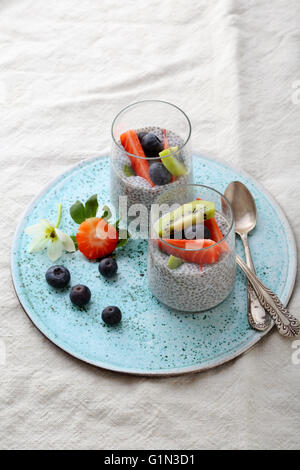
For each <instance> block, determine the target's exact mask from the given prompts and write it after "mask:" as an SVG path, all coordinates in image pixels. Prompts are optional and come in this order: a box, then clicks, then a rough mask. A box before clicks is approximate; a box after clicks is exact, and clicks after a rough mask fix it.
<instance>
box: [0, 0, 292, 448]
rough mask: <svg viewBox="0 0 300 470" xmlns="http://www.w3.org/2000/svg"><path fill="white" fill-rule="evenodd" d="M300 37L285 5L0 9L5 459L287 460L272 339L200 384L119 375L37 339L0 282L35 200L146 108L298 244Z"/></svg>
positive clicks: (288, 380) (285, 404)
mask: <svg viewBox="0 0 300 470" xmlns="http://www.w3.org/2000/svg"><path fill="white" fill-rule="evenodd" d="M299 25H300V2H299V1H297V0H290V1H289V2H286V1H285V0H274V1H272V2H270V1H268V0H265V1H263V0H253V1H249V0H232V1H230V0H216V1H208V0H207V1H205V0H197V1H194V0H176V2H175V1H172V0H155V1H148V0H139V1H138V2H137V1H136V0H126V1H121V0H120V1H117V0H115V1H112V0H111V1H109V0H101V2H96V1H88V0H80V1H79V0H72V1H71V0H64V1H52V0H48V1H47V2H45V1H42V0H35V1H33V0H32V1H30V0H23V1H22V0H21V1H17V0H1V1H0V104H1V125H0V136H1V139H0V149H1V152H0V155H1V170H0V188H1V192H2V198H1V205H2V210H1V212H2V217H1V258H0V279H1V289H0V300H1V302H0V303H1V320H0V339H1V344H2V345H3V344H5V346H6V352H7V357H6V364H5V365H3V364H2V365H0V373H1V388H0V414H1V417H0V447H1V448H5V449H12V448H21V449H28V448H33V449H41V448H50V449H53V448H58V449H66V448H73V449H74V448H87V449H96V448H108V449H113V448H118V449H125V448H129V449H135V448H144V449H151V448H160V449H167V448H168V449H176V448H177V449H180V448H182V449H184V448H188V449H197V448H209V449H216V448H227V449H228V448H230V449H240V448H255V449H261V448H288V449H295V448H299V419H300V400H299V386H300V364H299V365H298V366H297V365H293V364H292V361H291V355H292V352H293V349H292V347H291V342H290V341H288V340H285V339H283V338H281V337H280V336H279V335H278V334H277V333H276V332H272V333H271V334H270V335H268V337H267V338H265V339H264V340H262V341H261V343H260V344H258V345H257V346H256V347H255V348H254V349H253V350H252V351H251V352H249V353H248V354H247V355H245V356H243V357H241V358H239V359H237V360H235V361H233V362H231V363H229V364H227V365H225V366H222V367H220V368H217V369H215V370H212V371H208V372H205V373H202V374H196V375H188V376H184V377H177V378H170V379H148V378H135V377H127V376H124V375H118V374H115V373H110V372H107V371H102V370H97V369H96V368H93V367H90V366H88V365H85V364H83V363H80V362H79V361H77V360H75V359H73V358H71V357H69V356H68V355H67V354H65V353H63V352H62V351H60V350H59V349H58V348H56V347H55V346H53V345H52V344H51V343H50V342H49V341H48V340H47V339H45V338H44V337H43V335H41V334H40V333H39V332H38V331H37V329H36V328H35V327H34V326H33V325H32V324H31V322H30V321H29V319H28V318H27V317H26V315H25V314H24V313H23V311H22V309H21V307H20V305H19V303H18V300H17V299H16V297H15V294H14V290H13V287H12V284H11V282H10V272H9V258H10V246H11V241H12V236H13V233H14V230H15V227H16V224H17V221H18V218H19V217H20V215H21V213H22V211H23V210H24V209H25V207H26V205H27V204H28V203H29V202H30V200H31V199H32V198H33V196H34V195H35V194H36V193H37V192H38V191H39V190H40V189H42V187H43V186H44V185H45V184H46V183H47V182H48V181H49V179H51V178H52V177H54V176H56V175H58V174H59V173H60V172H62V171H64V170H65V169H66V168H68V167H69V166H70V165H72V164H74V163H76V162H78V161H79V160H80V159H82V158H85V157H92V156H94V155H97V153H98V152H99V151H101V150H102V149H103V148H107V147H108V146H109V145H110V123H111V121H112V119H113V117H114V115H115V114H116V113H117V111H118V110H119V109H120V108H121V107H122V106H123V105H126V104H128V103H130V102H132V101H135V100H137V99H145V98H158V99H159V98H161V99H165V100H169V101H171V102H174V103H177V104H178V105H179V106H181V107H182V108H183V109H184V110H185V111H186V112H187V113H188V114H189V116H190V118H191V120H192V124H193V143H194V147H195V148H203V149H207V150H208V151H209V152H210V153H212V154H215V155H217V156H218V157H221V158H223V159H224V161H226V162H229V163H233V164H238V165H239V166H241V167H242V168H243V169H245V170H247V171H248V172H249V173H251V174H252V176H254V177H256V178H257V179H258V180H259V181H260V182H261V183H263V185H264V186H265V187H266V188H267V189H268V190H269V191H270V192H271V193H272V194H273V196H275V198H276V199H277V201H278V202H279V203H280V204H281V206H282V207H283V208H284V210H285V212H286V214H287V216H288V218H289V220H290V221H291V222H292V224H293V227H294V230H295V233H296V234H297V236H298V238H299V229H300V214H299V209H300V208H299V198H300V191H299V185H300V171H299V146H300V137H299V136H300V93H298V96H297V90H296V89H294V88H293V86H296V85H297V83H296V82H297V80H298V81H299V80H300V54H299V47H300V29H299ZM293 84H294V85H293ZM298 85H299V83H298ZM293 93H294V95H293ZM297 102H298V104H297ZM299 307H300V289H298V288H297V287H296V289H295V292H294V295H293V298H292V300H291V302H290V309H291V311H292V312H293V313H295V314H296V315H298V317H299V315H300V314H299Z"/></svg>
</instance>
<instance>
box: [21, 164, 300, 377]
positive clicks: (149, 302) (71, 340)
mask: <svg viewBox="0 0 300 470" xmlns="http://www.w3.org/2000/svg"><path fill="white" fill-rule="evenodd" d="M194 169H195V182H196V183H202V184H206V185H210V186H212V187H214V188H216V189H218V190H219V191H222V192H223V191H224V189H225V188H226V186H227V184H228V183H229V182H230V181H233V180H240V181H242V182H244V183H245V184H246V185H247V186H248V188H249V189H250V191H251V192H252V194H253V196H254V198H255V200H256V204H257V209H258V224H257V228H256V229H255V231H254V232H253V234H252V235H251V236H250V245H251V249H252V255H253V259H254V264H255V266H256V269H257V274H258V276H259V277H260V278H261V279H262V281H263V282H265V284H266V285H267V286H269V287H270V288H271V289H273V290H274V291H275V292H276V293H277V294H278V296H279V297H280V298H281V300H282V302H283V303H284V304H286V303H287V302H288V300H289V297H290V295H291V293H292V289H293V286H294V282H295V274H296V250H295V242H294V237H293V234H292V231H291V229H290V227H289V224H288V222H287V220H286V218H285V216H284V214H283V213H282V211H281V210H280V208H279V207H278V205H277V204H276V203H275V201H274V200H273V199H272V198H271V197H270V196H269V195H268V194H266V192H265V191H264V189H263V188H262V187H261V186H260V185H258V184H257V183H256V182H255V181H254V180H253V179H252V178H250V177H249V176H248V175H245V174H244V173H241V172H240V171H235V170H233V169H231V168H229V167H228V166H226V165H224V164H223V163H221V162H218V161H215V160H210V159H208V158H205V157H203V156H199V155H198V156H196V158H195V159H194ZM95 192H97V193H98V198H99V200H100V204H101V203H103V204H106V203H108V202H109V159H108V158H107V157H100V158H96V159H93V160H88V161H84V162H82V163H80V164H79V165H77V166H75V167H73V168H71V169H70V170H69V171H67V172H65V173H64V174H63V175H61V176H60V177H58V178H57V179H55V181H53V182H51V183H50V184H49V185H48V186H47V187H46V188H45V189H44V190H43V191H42V192H41V193H40V194H39V195H38V196H37V197H36V198H35V200H34V201H33V202H32V203H31V205H30V206H29V208H28V209H27V211H26V213H25V214H24V216H23V218H22V220H21V222H20V223H19V226H18V228H17V231H16V234H15V238H14V243H13V250H12V275H13V282H14V285H15V289H16V293H17V295H18V297H19V299H20V302H21V304H22V306H23V308H24V310H25V312H26V313H27V314H28V316H29V317H30V318H31V320H32V321H33V322H34V324H35V325H36V326H37V327H38V328H39V329H40V331H41V332H42V333H44V335H46V336H47V337H48V338H49V339H50V340H51V341H52V342H53V343H55V344H56V345H57V346H59V347H60V348H62V349H63V350H65V351H66V352H68V353H70V354H72V355H73V356H75V357H77V358H79V359H82V360H83V361H86V362H88V363H91V364H94V365H96V366H99V367H103V368H106V369H110V370H114V371H119V372H126V373H132V374H142V375H173V374H181V373H186V372H195V371H201V370H204V369H207V368H210V367H215V366H217V365H220V364H222V363H224V362H226V361H228V360H230V359H233V358H234V357H236V356H238V355H239V354H241V353H243V352H245V351H246V350H248V349H249V348H250V347H251V346H253V345H254V344H255V343H256V342H257V341H259V339H260V338H261V337H262V334H259V333H257V332H255V331H254V330H252V329H251V328H250V327H249V324H248V321H247V313H246V311H247V295H246V283H245V278H244V276H243V274H242V273H241V272H240V271H239V269H238V270H237V278H236V283H235V288H234V291H233V292H232V294H231V295H230V296H229V297H228V298H227V299H226V300H225V301H224V302H223V303H222V304H221V305H219V306H217V307H216V308H214V309H213V310H209V311H206V312H203V313H200V314H184V313H178V312H175V311H172V310H170V309H168V308H166V307H165V306H164V305H161V304H160V303H159V302H158V301H157V300H156V299H155V297H153V295H152V294H151V293H150V291H149V289H148V285H147V242H146V241H140V240H135V241H133V240H131V241H130V243H128V245H127V246H126V247H125V248H124V249H122V250H120V251H119V252H118V256H117V259H118V264H119V274H118V276H117V279H116V280H113V281H107V280H104V279H103V278H102V277H100V275H99V273H98V265H97V263H93V262H89V261H87V260H86V259H85V258H84V257H83V256H82V255H81V253H79V252H77V253H76V254H65V255H64V256H63V257H62V258H61V259H60V261H59V263H61V264H64V265H65V266H67V267H68V268H69V270H70V272H71V276H72V279H71V281H72V284H77V283H82V284H87V285H88V286H89V287H90V289H91V291H92V301H91V302H90V304H89V305H88V306H87V307H86V309H77V308H75V307H74V306H72V305H71V303H70V301H69V290H68V289H65V290H64V291H62V292H56V291H55V290H54V289H52V288H51V287H50V286H48V284H47V283H46V281H45V279H44V276H45V271H46V269H47V268H48V267H49V266H50V265H51V262H50V261H49V260H48V258H47V255H46V252H45V251H44V252H42V253H38V254H29V253H28V252H27V247H28V241H29V239H28V237H27V236H26V235H25V234H24V228H25V227H26V226H28V225H32V224H34V223H37V221H39V219H41V218H45V217H47V218H49V219H50V220H53V221H55V219H56V211H57V204H58V202H61V203H62V204H63V208H64V210H63V217H62V224H61V229H62V230H63V231H64V232H67V233H70V234H74V233H75V232H76V227H77V226H76V224H75V223H74V222H73V221H72V219H71V218H70V216H69V212H68V209H69V207H70V205H71V204H72V203H73V202H74V201H75V200H76V199H81V200H86V199H87V198H88V197H89V196H90V195H91V194H93V193H95ZM237 250H238V252H239V253H240V254H242V249H241V244H240V241H239V240H238V241H237ZM29 268H30V269H29ZM107 305H118V306H119V307H120V308H121V310H122V312H123V320H122V322H121V324H120V325H118V326H116V327H108V326H106V325H105V324H104V323H103V322H102V321H101V311H102V309H103V308H104V307H105V306H107Z"/></svg>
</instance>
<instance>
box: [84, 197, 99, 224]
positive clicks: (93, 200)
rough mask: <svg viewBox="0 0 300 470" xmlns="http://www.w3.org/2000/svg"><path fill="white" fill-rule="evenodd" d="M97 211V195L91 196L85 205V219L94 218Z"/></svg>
mask: <svg viewBox="0 0 300 470" xmlns="http://www.w3.org/2000/svg"><path fill="white" fill-rule="evenodd" d="M97 210H98V199H97V194H93V196H91V197H90V198H89V199H88V200H87V201H86V203H85V218H86V219H89V218H90V217H96V214H97Z"/></svg>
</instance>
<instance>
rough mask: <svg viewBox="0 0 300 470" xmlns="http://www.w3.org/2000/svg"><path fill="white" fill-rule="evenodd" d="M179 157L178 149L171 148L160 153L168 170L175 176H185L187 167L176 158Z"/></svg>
mask: <svg viewBox="0 0 300 470" xmlns="http://www.w3.org/2000/svg"><path fill="white" fill-rule="evenodd" d="M176 155H178V147H170V148H168V149H164V150H162V151H161V152H159V156H160V157H161V161H162V163H163V165H164V166H165V167H166V168H167V170H168V171H169V172H170V173H171V175H173V176H183V175H185V174H186V173H187V169H186V166H185V165H184V164H183V163H182V162H181V161H180V160H179V159H178V158H176Z"/></svg>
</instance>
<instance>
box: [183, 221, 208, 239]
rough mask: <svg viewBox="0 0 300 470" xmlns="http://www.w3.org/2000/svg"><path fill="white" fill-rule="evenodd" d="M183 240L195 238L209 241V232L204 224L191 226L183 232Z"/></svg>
mask: <svg viewBox="0 0 300 470" xmlns="http://www.w3.org/2000/svg"><path fill="white" fill-rule="evenodd" d="M184 235H185V238H187V239H188V240H193V239H195V238H207V239H210V237H211V235H210V231H209V229H208V228H207V227H206V226H205V225H204V224H199V225H192V226H191V227H187V228H186V229H185V230H184Z"/></svg>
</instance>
